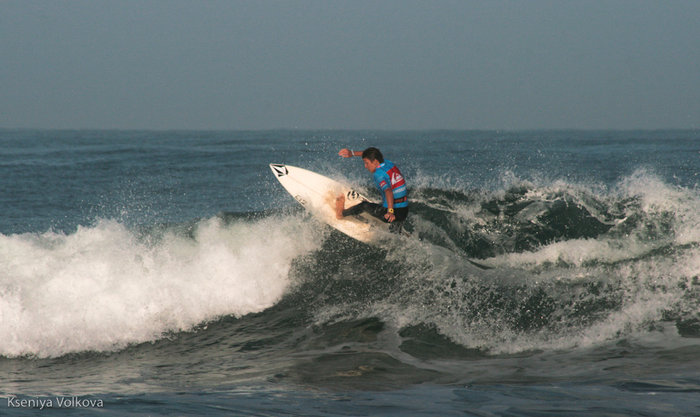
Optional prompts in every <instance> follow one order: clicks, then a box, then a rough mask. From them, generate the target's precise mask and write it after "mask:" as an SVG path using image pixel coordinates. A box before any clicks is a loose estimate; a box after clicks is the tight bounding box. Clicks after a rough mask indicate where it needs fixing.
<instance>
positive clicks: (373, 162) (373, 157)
mask: <svg viewBox="0 0 700 417" xmlns="http://www.w3.org/2000/svg"><path fill="white" fill-rule="evenodd" d="M362 162H364V163H365V168H366V169H367V171H369V172H371V173H374V171H375V170H376V169H377V168H379V165H381V164H382V163H383V162H384V157H383V156H382V153H381V152H379V149H377V148H367V149H365V150H364V151H363V152H362Z"/></svg>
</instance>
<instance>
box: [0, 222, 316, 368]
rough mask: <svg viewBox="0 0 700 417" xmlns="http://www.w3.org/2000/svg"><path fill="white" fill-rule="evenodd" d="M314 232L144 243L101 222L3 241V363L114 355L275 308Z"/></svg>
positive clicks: (261, 226)
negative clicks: (18, 359) (174, 334)
mask: <svg viewBox="0 0 700 417" xmlns="http://www.w3.org/2000/svg"><path fill="white" fill-rule="evenodd" d="M314 230H317V228H314V227H309V225H308V222H306V223H305V222H302V221H300V220H299V219H295V218H287V219H283V218H277V217H276V218H267V219H263V220H259V221H255V222H248V221H238V222H235V223H232V224H230V225H226V224H224V223H223V222H222V221H221V220H219V219H217V218H213V219H209V220H204V221H201V222H200V223H199V224H197V225H196V229H195V232H194V238H190V237H185V236H181V235H176V234H174V233H166V234H165V236H163V237H162V238H161V239H158V241H157V242H146V241H144V240H142V239H139V238H138V237H137V236H136V235H135V234H134V233H133V232H131V231H130V230H128V229H127V228H125V227H124V226H123V225H121V224H119V223H116V222H113V221H101V222H99V223H98V224H97V225H96V226H94V227H80V228H78V230H77V231H76V232H75V233H72V234H68V235H65V234H61V233H53V232H47V233H43V234H23V235H11V236H4V235H0V265H3V268H2V270H1V271H0V334H1V335H2V338H0V355H3V356H19V355H35V356H40V357H47V356H59V355H62V354H65V353H69V352H77V351H85V350H97V351H102V350H112V349H118V348H121V347H124V346H125V345H128V344H131V343H140V342H146V341H153V340H156V339H158V338H160V337H162V335H163V333H166V332H170V331H180V330H188V329H191V328H193V326H196V325H197V324H200V323H202V322H205V321H208V320H212V319H215V318H216V317H219V316H222V315H235V316H242V315H245V314H248V313H252V312H258V311H261V310H263V309H265V308H268V307H270V306H272V305H274V304H275V303H276V302H277V301H278V300H279V299H280V298H281V297H282V296H283V294H285V292H286V291H287V290H288V289H289V287H290V285H291V283H290V280H289V277H288V271H289V268H290V265H291V261H292V259H294V258H295V257H297V256H299V255H301V254H303V253H305V252H308V251H310V250H313V249H315V248H316V247H317V246H318V244H319V243H318V242H319V241H321V240H322V237H321V236H318V235H316V233H318V232H315V231H314Z"/></svg>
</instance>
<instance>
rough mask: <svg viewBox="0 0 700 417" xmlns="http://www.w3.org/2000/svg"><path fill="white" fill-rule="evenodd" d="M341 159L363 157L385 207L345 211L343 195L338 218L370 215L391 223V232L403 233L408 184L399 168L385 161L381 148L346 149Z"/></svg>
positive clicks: (365, 205)
mask: <svg viewBox="0 0 700 417" xmlns="http://www.w3.org/2000/svg"><path fill="white" fill-rule="evenodd" d="M338 155H340V156H342V157H343V158H352V157H353V156H361V157H362V161H363V162H364V164H365V168H366V169H367V171H369V172H371V173H372V176H373V178H374V183H375V184H376V185H377V188H379V191H380V193H381V194H382V204H381V205H380V204H376V203H370V202H369V201H363V202H362V203H360V204H357V205H355V206H352V207H350V208H348V209H345V196H344V195H341V196H339V197H338V198H337V199H336V200H335V216H336V218H338V219H342V218H343V217H345V216H353V215H356V214H360V213H362V212H367V213H369V214H370V215H372V216H374V217H376V218H378V219H380V220H382V221H384V222H386V223H391V225H390V226H389V230H390V231H391V232H393V233H399V232H400V231H401V229H402V227H403V222H404V221H405V220H406V217H407V216H408V198H407V191H406V180H405V179H404V177H403V175H402V174H401V171H399V168H398V167H397V166H396V165H394V163H392V162H391V161H388V160H384V156H382V153H381V152H380V151H379V149H377V148H367V149H365V150H364V151H362V152H359V151H352V150H350V149H347V148H344V149H341V150H340V152H338Z"/></svg>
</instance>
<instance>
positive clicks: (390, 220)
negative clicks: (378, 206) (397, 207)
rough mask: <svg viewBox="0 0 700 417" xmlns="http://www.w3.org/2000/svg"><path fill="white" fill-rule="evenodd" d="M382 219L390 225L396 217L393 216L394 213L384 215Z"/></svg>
mask: <svg viewBox="0 0 700 417" xmlns="http://www.w3.org/2000/svg"><path fill="white" fill-rule="evenodd" d="M384 218H385V219H386V220H387V221H388V222H389V223H391V222H393V221H394V220H396V216H394V213H387V214H385V215H384Z"/></svg>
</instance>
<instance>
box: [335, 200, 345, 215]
mask: <svg viewBox="0 0 700 417" xmlns="http://www.w3.org/2000/svg"><path fill="white" fill-rule="evenodd" d="M344 209H345V196H344V195H342V194H341V195H340V196H338V198H336V199H335V218H336V219H338V220H340V219H342V218H343V210H344Z"/></svg>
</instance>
